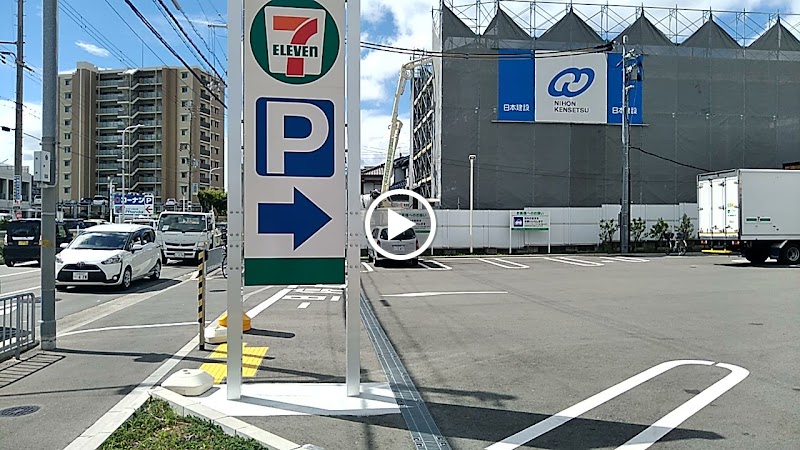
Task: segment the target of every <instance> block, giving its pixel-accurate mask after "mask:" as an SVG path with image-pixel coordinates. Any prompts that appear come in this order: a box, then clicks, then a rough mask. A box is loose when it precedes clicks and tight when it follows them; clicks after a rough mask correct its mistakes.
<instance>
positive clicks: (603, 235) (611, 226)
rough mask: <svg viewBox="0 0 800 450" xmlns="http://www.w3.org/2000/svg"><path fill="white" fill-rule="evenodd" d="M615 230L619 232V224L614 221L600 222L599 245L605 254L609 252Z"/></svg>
mask: <svg viewBox="0 0 800 450" xmlns="http://www.w3.org/2000/svg"><path fill="white" fill-rule="evenodd" d="M617 230H619V224H618V223H617V221H616V220H614V219H611V220H608V221H606V220H601V221H600V243H601V244H602V245H603V247H604V248H605V249H606V251H607V252H611V248H612V242H613V240H614V233H616V232H617Z"/></svg>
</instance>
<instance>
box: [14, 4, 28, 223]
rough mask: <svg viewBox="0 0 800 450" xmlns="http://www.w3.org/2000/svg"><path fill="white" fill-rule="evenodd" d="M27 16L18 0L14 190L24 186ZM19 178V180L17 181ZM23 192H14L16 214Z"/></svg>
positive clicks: (23, 6) (23, 5)
mask: <svg viewBox="0 0 800 450" xmlns="http://www.w3.org/2000/svg"><path fill="white" fill-rule="evenodd" d="M24 16H25V2H24V0H17V104H16V113H17V117H16V125H15V129H14V190H15V191H16V190H17V189H18V187H19V189H21V187H22V102H23V95H22V86H23V84H24V82H23V75H24V73H25V72H24V70H25V62H24V61H25V60H24V59H23V49H24V48H25V43H24V41H23V39H24V37H25V36H24V33H23V23H24V22H25V21H24V20H23V18H24ZM17 180H19V181H17ZM21 198H22V192H14V210H15V211H14V214H16V213H17V210H19V209H21V205H20V203H18V202H19V201H20V200H21Z"/></svg>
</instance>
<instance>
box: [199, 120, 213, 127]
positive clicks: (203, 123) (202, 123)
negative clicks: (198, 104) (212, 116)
mask: <svg viewBox="0 0 800 450" xmlns="http://www.w3.org/2000/svg"><path fill="white" fill-rule="evenodd" d="M200 126H201V127H203V128H211V122H209V121H207V120H203V119H202V118H201V119H200Z"/></svg>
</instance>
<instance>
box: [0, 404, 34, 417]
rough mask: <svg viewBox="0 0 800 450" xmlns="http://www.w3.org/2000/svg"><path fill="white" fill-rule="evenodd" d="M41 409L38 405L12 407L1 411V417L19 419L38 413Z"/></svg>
mask: <svg viewBox="0 0 800 450" xmlns="http://www.w3.org/2000/svg"><path fill="white" fill-rule="evenodd" d="M39 409H40V407H38V406H36V405H25V406H12V407H11V408H6V409H0V417H19V416H27V415H28V414H33V413H35V412H36V411H38V410H39Z"/></svg>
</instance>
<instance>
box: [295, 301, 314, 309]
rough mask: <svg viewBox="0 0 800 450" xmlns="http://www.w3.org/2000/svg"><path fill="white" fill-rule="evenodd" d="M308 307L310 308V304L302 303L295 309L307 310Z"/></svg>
mask: <svg viewBox="0 0 800 450" xmlns="http://www.w3.org/2000/svg"><path fill="white" fill-rule="evenodd" d="M309 306H311V302H303V303H300V304H299V305H298V306H297V309H306V308H308V307H309Z"/></svg>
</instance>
